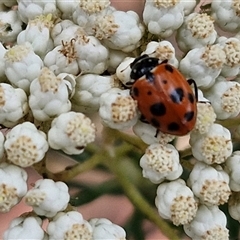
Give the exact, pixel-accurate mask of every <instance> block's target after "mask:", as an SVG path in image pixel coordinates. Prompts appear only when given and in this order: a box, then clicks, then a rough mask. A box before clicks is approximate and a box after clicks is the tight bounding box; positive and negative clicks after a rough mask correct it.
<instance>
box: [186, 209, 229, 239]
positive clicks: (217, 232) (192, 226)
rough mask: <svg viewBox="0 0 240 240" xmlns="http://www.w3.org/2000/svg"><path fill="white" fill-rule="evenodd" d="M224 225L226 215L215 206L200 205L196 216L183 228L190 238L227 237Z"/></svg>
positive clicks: (225, 223)
mask: <svg viewBox="0 0 240 240" xmlns="http://www.w3.org/2000/svg"><path fill="white" fill-rule="evenodd" d="M226 225H227V218H226V215H225V214H224V212H222V211H221V210H220V209H219V208H218V207H217V206H211V207H210V206H205V205H201V206H199V208H198V211H197V215H196V217H195V218H194V219H193V221H191V222H190V223H188V224H186V225H184V226H183V229H184V231H185V233H186V234H187V235H188V236H189V237H191V238H192V239H229V234H228V229H227V228H226Z"/></svg>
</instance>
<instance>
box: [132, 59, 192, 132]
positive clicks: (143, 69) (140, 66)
mask: <svg viewBox="0 0 240 240" xmlns="http://www.w3.org/2000/svg"><path fill="white" fill-rule="evenodd" d="M131 67H132V72H131V79H132V82H131V84H132V87H131V91H130V93H131V96H132V98H133V99H135V100H137V104H138V109H139V111H140V112H141V114H142V117H141V120H142V121H145V122H148V123H150V124H151V125H153V126H154V127H156V128H157V132H158V131H161V132H163V133H168V134H172V135H176V136H183V135H186V134H187V133H189V132H190V131H191V130H192V129H193V128H194V126H195V123H196V115H197V105H196V103H197V86H196V83H195V82H194V80H192V79H190V80H186V79H185V77H184V76H183V75H182V74H181V73H180V72H179V70H178V69H176V68H175V67H173V66H172V65H170V64H168V63H167V60H166V61H163V62H162V63H159V60H158V59H157V58H151V57H148V56H147V55H143V56H141V57H139V58H137V59H136V60H135V61H134V62H133V63H132V65H131ZM190 84H194V89H195V95H194V94H193V91H192V88H191V87H190Z"/></svg>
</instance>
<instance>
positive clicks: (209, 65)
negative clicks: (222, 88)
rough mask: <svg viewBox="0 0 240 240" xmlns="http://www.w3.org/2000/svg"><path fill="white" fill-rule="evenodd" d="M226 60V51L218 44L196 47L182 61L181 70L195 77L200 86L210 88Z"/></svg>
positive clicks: (185, 74) (188, 76)
mask: <svg viewBox="0 0 240 240" xmlns="http://www.w3.org/2000/svg"><path fill="white" fill-rule="evenodd" d="M225 60H226V55H225V52H224V51H223V50H222V48H221V47H220V46H219V45H217V44H216V45H208V46H205V47H201V48H194V49H192V50H190V51H189V52H188V53H187V55H186V56H185V57H184V58H183V59H182V60H181V61H180V65H179V70H180V71H181V72H182V73H183V74H184V76H185V77H186V78H191V79H194V81H195V82H196V84H197V86H198V87H200V88H208V87H210V86H212V85H213V84H214V82H215V79H216V77H217V76H218V75H219V74H220V72H221V70H222V66H223V64H224V63H225Z"/></svg>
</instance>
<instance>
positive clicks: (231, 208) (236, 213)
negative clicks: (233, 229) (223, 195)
mask: <svg viewBox="0 0 240 240" xmlns="http://www.w3.org/2000/svg"><path fill="white" fill-rule="evenodd" d="M237 174H238V175H239V173H237ZM239 199H240V192H239V191H238V192H232V195H231V196H230V198H229V201H228V212H229V214H230V216H231V217H232V218H233V219H235V220H237V221H238V222H240V202H239Z"/></svg>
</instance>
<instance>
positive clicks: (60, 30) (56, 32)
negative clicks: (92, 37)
mask: <svg viewBox="0 0 240 240" xmlns="http://www.w3.org/2000/svg"><path fill="white" fill-rule="evenodd" d="M79 32H80V33H84V30H83V29H82V28H81V27H80V26H78V25H76V24H74V23H73V22H72V21H70V20H68V19H66V20H63V21H60V22H59V23H57V24H55V25H54V26H53V28H52V30H51V37H52V39H53V42H54V46H55V47H57V46H60V45H61V44H62V43H63V42H64V43H65V42H71V41H74V40H73V39H75V38H76V36H77V35H78V33H79Z"/></svg>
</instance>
